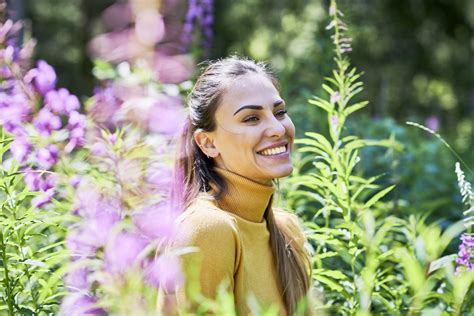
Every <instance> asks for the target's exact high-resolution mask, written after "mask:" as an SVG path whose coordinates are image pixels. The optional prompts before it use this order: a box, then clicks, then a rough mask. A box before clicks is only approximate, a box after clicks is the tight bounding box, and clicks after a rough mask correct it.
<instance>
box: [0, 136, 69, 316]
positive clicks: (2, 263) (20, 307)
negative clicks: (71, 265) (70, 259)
mask: <svg viewBox="0 0 474 316" xmlns="http://www.w3.org/2000/svg"><path fill="white" fill-rule="evenodd" d="M11 141H12V138H10V137H9V136H7V135H6V134H5V133H4V132H3V130H1V131H0V208H1V211H0V283H1V286H0V299H1V300H0V314H2V315H3V314H7V315H40V314H51V313H54V312H56V311H57V310H58V304H59V302H60V299H61V297H62V296H63V294H64V287H63V284H62V282H61V280H60V279H57V278H55V277H54V272H55V271H56V270H57V269H58V268H59V266H60V265H61V264H62V263H63V262H64V260H65V259H66V257H67V255H66V252H65V247H64V235H65V228H64V227H63V226H62V223H63V221H64V220H65V218H64V216H63V209H62V208H61V207H60V206H59V205H57V204H53V205H51V207H49V208H35V207H33V206H32V205H31V203H30V201H31V198H32V197H33V196H35V195H37V194H38V193H33V192H30V191H28V189H27V187H26V186H25V184H24V182H23V173H22V172H21V171H20V170H19V166H18V165H17V164H16V162H15V161H14V160H12V159H9V160H8V161H4V160H3V159H4V158H6V157H8V154H7V151H8V148H9V143H10V142H11Z"/></svg>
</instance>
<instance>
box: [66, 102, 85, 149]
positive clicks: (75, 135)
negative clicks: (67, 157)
mask: <svg viewBox="0 0 474 316" xmlns="http://www.w3.org/2000/svg"><path fill="white" fill-rule="evenodd" d="M85 127H86V116H85V115H83V114H80V113H79V112H77V111H72V112H71V113H70V114H69V120H68V124H67V129H68V130H69V143H68V144H67V145H66V146H65V147H64V152H66V153H70V152H71V151H73V150H74V148H76V147H77V146H82V145H84V144H85V143H86V139H85V134H86V130H85Z"/></svg>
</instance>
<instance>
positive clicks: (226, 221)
mask: <svg viewBox="0 0 474 316" xmlns="http://www.w3.org/2000/svg"><path fill="white" fill-rule="evenodd" d="M176 224H177V228H178V231H179V232H180V235H181V237H183V236H186V237H187V238H186V239H201V238H205V239H210V238H214V237H217V238H224V239H226V238H227V239H235V237H236V235H237V227H236V223H235V219H234V218H233V217H232V216H230V215H229V214H228V213H227V212H224V211H222V210H221V209H220V208H218V207H217V205H216V204H215V203H214V201H213V199H212V196H210V195H208V194H205V193H203V194H200V195H199V196H198V197H197V198H196V199H195V200H194V201H193V202H192V203H191V204H190V205H189V206H188V207H187V208H186V209H185V210H184V212H183V213H182V214H181V215H180V216H179V217H178V218H177V220H176Z"/></svg>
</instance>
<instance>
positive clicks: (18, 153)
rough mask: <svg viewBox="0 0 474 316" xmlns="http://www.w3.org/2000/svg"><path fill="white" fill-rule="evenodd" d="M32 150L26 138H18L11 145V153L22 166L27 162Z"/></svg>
mask: <svg viewBox="0 0 474 316" xmlns="http://www.w3.org/2000/svg"><path fill="white" fill-rule="evenodd" d="M31 149H32V146H31V144H30V142H29V141H28V139H27V138H26V137H17V138H16V139H15V140H14V141H13V142H12V143H11V144H10V150H11V153H12V155H13V157H14V158H15V159H16V160H17V161H18V162H19V163H20V164H23V163H25V162H26V160H27V158H28V155H29V153H30V152H31Z"/></svg>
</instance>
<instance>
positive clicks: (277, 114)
mask: <svg viewBox="0 0 474 316" xmlns="http://www.w3.org/2000/svg"><path fill="white" fill-rule="evenodd" d="M286 113H288V111H286V110H281V111H278V112H276V113H275V115H276V116H278V117H283V116H285V114H286Z"/></svg>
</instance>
